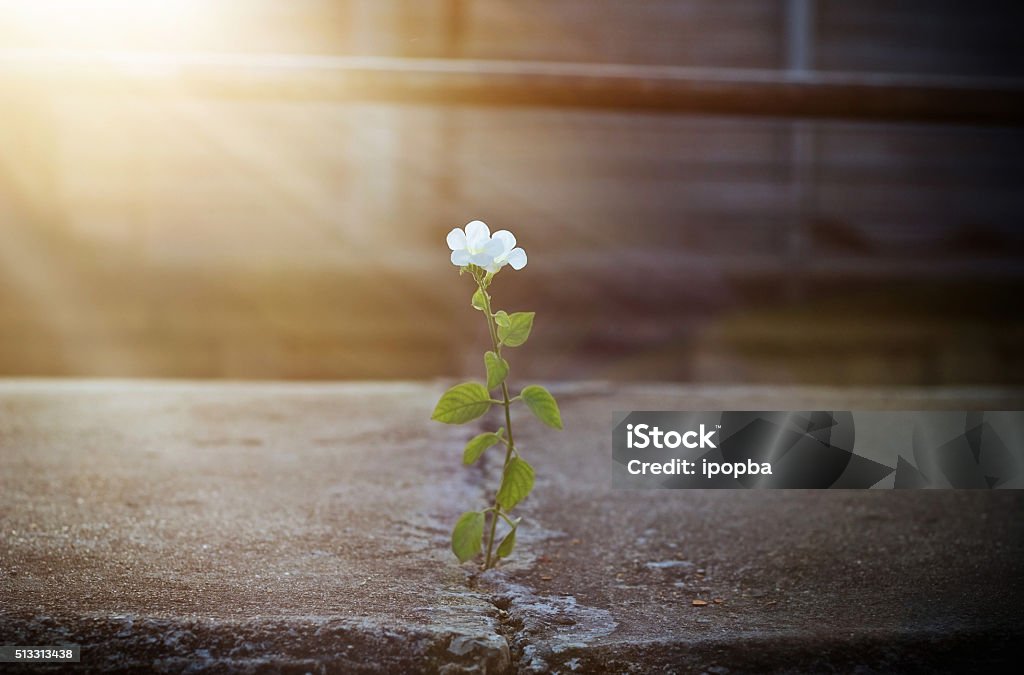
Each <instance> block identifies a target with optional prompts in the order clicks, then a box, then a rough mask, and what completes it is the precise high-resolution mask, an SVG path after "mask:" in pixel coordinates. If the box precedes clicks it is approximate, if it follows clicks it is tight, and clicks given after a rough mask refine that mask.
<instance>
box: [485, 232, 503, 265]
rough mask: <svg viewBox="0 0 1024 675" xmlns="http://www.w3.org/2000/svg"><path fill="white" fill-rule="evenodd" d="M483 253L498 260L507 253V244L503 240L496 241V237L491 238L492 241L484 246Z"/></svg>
mask: <svg viewBox="0 0 1024 675" xmlns="http://www.w3.org/2000/svg"><path fill="white" fill-rule="evenodd" d="M483 252H484V253H486V254H487V255H489V256H491V257H492V258H494V259H495V260H497V259H498V258H500V257H502V256H503V255H504V254H505V253H506V250H505V242H503V241H502V240H501V239H495V238H494V237H491V239H490V240H489V241H488V242H487V245H486V246H484V250H483Z"/></svg>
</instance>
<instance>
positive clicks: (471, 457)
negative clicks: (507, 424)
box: [462, 432, 501, 466]
mask: <svg viewBox="0 0 1024 675" xmlns="http://www.w3.org/2000/svg"><path fill="white" fill-rule="evenodd" d="M500 442H501V436H500V435H498V434H495V433H492V432H488V433H486V434H480V435H479V436H474V437H473V438H472V440H470V441H469V443H466V449H465V450H463V451H462V463H463V464H465V465H466V466H469V465H470V464H472V463H473V462H475V461H476V460H478V459H480V455H482V454H484V450H486V449H487V448H489V447H491V446H492V445H495V444H497V443H500Z"/></svg>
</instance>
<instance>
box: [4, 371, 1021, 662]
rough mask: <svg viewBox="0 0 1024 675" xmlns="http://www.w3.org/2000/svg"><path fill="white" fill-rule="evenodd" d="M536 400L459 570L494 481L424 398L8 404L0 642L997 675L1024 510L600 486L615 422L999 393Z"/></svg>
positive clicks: (602, 395)
mask: <svg viewBox="0 0 1024 675" xmlns="http://www.w3.org/2000/svg"><path fill="white" fill-rule="evenodd" d="M553 389H554V390H555V391H556V393H558V394H559V395H560V400H561V402H562V408H563V416H564V418H565V420H566V426H567V430H566V431H565V432H563V433H561V434H558V433H555V432H552V431H550V430H547V429H545V428H542V427H540V426H539V425H537V424H535V423H532V422H530V421H527V420H526V418H520V419H523V422H522V423H521V424H520V425H518V426H517V428H516V436H517V440H519V442H520V444H521V446H522V452H523V454H524V456H525V457H527V458H528V459H529V460H530V461H531V462H532V463H533V464H534V466H535V467H536V469H537V476H538V481H537V486H536V489H535V492H534V494H533V495H531V497H530V498H529V499H528V500H527V501H526V502H524V504H523V508H522V509H521V510H520V511H521V513H522V515H524V516H525V520H524V523H523V526H522V528H521V531H520V536H519V540H518V549H517V551H516V553H515V554H514V555H513V557H512V558H511V559H510V560H509V561H508V562H507V563H506V564H505V565H503V566H502V567H501V568H499V569H497V570H492V571H489V572H487V573H485V574H478V573H476V572H475V571H474V570H473V569H472V567H471V566H469V565H466V566H462V567H460V566H458V565H457V564H456V563H455V560H454V557H452V556H451V554H450V552H449V551H448V536H449V528H450V526H451V523H453V522H454V519H455V518H456V517H457V515H458V514H459V513H460V512H461V511H463V510H465V509H468V508H473V507H477V506H482V505H483V504H484V503H485V502H486V501H487V500H488V499H489V494H490V493H491V491H492V490H493V489H494V487H495V483H496V480H497V473H496V472H497V470H498V462H499V461H500V460H499V459H498V458H497V457H496V456H495V457H494V458H491V459H490V461H489V462H487V463H485V465H484V466H483V467H472V468H464V467H462V466H461V464H460V458H461V447H462V444H463V442H464V441H465V439H466V438H468V436H470V435H471V434H472V433H473V430H472V429H468V428H466V427H446V426H443V425H439V424H436V423H431V422H430V421H429V419H428V418H429V415H430V410H431V408H432V405H433V403H434V401H435V399H436V397H437V396H438V395H439V394H440V392H441V391H442V390H443V386H442V385H441V384H403V383H395V384H340V385H306V384H269V383H245V384H243V383H237V384H227V383H221V384H195V383H173V382H104V381H32V380H23V381H16V380H8V381H0V459H2V461H3V467H4V468H3V473H2V474H0V481H2V488H3V489H2V492H0V597H2V599H3V602H2V603H0V643H5V644H15V643H17V644H45V643H55V642H56V643H61V642H76V643H80V644H82V645H83V655H82V666H81V668H82V669H84V670H91V671H133V670H139V669H143V668H145V669H147V670H152V671H155V672H179V671H182V670H185V669H190V670H193V671H205V672H226V671H232V672H235V671H237V672H264V671H266V672H302V673H304V672H360V671H366V672H408V671H416V672H444V673H459V672H478V673H485V672H486V673H500V672H508V671H518V672H531V671H533V672H546V671H561V672H565V671H573V670H580V671H613V672H623V671H636V672H646V671H650V670H666V671H677V672H689V671H693V672H703V671H706V672H714V673H722V672H763V671H772V670H780V671H782V670H785V671H791V670H810V671H816V670H823V669H838V670H855V669H860V670H861V671H862V672H888V671H892V670H920V669H929V668H934V667H938V668H945V669H949V668H953V667H956V666H957V665H963V664H971V665H973V666H999V665H1003V661H1004V660H1005V659H1007V658H1009V655H1010V654H1011V653H1012V647H1013V646H1014V645H1015V644H1016V641H1019V640H1020V638H1021V637H1022V635H1021V633H1022V630H1021V628H1020V625H1021V624H1020V620H1019V619H1020V611H1019V607H1020V606H1021V600H1022V599H1024V598H1022V597H1021V595H1022V591H1021V589H1022V588H1024V584H1022V583H1021V581H1022V580H1024V570H1022V567H1024V565H1022V560H1024V551H1022V548H1024V536H1021V535H1022V534H1024V532H1022V525H1021V519H1020V514H1021V507H1022V506H1024V499H1022V498H1021V497H1020V496H1018V494H1017V493H998V494H997V493H989V492H974V493H971V492H914V493H896V492H802V491H786V492H771V493H769V492H759V493H755V492H750V493H748V492H714V491H685V492H684V491H659V492H644V493H637V492H615V491H612V490H611V489H610V480H611V473H610V467H609V462H610V446H609V440H608V432H609V425H610V420H611V411H613V410H616V409H618V410H624V409H658V408H663V409H673V408H678V409H722V408H733V409H785V408H797V409H806V408H838V409H848V408H861V409H869V408H875V409H885V408H909V409H916V408H954V409H956V408H964V407H973V408H1003V409H1014V408H1020V404H1021V397H1020V392H1015V391H995V390H973V391H955V390H911V391H900V390H882V391H869V390H848V391H837V390H809V389H779V388H750V387H724V388H714V387H711V388H709V387H678V386H665V387H657V386H625V387H623V386H616V387H606V386H603V385H596V384H581V385H573V386H562V387H554V388H553ZM484 423H487V420H485V421H484ZM993 580H998V583H993ZM694 600H699V601H704V602H707V604H706V605H702V606H694V604H693V601H694ZM28 669H31V670H32V672H39V671H40V670H45V667H41V666H37V665H33V666H30V667H26V671H27V670H28ZM57 669H58V668H56V667H54V668H52V670H57Z"/></svg>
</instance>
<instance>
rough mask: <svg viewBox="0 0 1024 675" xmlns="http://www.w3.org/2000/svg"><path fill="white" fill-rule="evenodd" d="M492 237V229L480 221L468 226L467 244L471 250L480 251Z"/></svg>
mask: <svg viewBox="0 0 1024 675" xmlns="http://www.w3.org/2000/svg"><path fill="white" fill-rule="evenodd" d="M490 237H491V229H490V228H489V227H487V224H486V223H484V222H483V221H480V220H474V221H472V222H470V223H467V224H466V242H467V244H468V245H469V248H471V249H473V250H474V251H479V250H480V249H482V248H483V247H484V246H485V245H486V244H487V240H488V239H490Z"/></svg>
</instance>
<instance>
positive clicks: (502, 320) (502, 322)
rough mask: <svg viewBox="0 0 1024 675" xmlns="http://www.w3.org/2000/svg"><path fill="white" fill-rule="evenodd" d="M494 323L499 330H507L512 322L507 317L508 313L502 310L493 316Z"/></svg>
mask: <svg viewBox="0 0 1024 675" xmlns="http://www.w3.org/2000/svg"><path fill="white" fill-rule="evenodd" d="M494 323H496V324H498V326H499V327H501V328H508V327H509V326H511V325H512V321H511V319H509V317H508V312H506V311H505V310H503V309H499V310H498V313H497V314H495V315H494Z"/></svg>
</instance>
